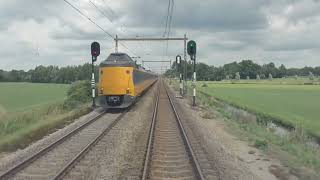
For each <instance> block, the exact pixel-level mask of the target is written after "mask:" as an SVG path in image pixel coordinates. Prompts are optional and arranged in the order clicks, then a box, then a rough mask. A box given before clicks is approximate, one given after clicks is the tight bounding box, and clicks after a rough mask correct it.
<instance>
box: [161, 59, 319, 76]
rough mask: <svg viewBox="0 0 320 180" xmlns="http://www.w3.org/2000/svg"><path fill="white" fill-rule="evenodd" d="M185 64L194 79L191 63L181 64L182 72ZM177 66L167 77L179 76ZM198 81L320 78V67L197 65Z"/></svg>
mask: <svg viewBox="0 0 320 180" xmlns="http://www.w3.org/2000/svg"><path fill="white" fill-rule="evenodd" d="M185 64H186V67H187V79H191V78H192V74H193V64H192V63H191V62H185V61H182V62H181V67H180V69H181V72H184V69H185ZM178 67H179V66H177V64H176V63H175V62H174V63H173V64H172V67H171V69H170V70H167V71H166V73H165V75H167V76H178V75H179V73H178V71H177V68H178ZM196 72H197V80H200V81H202V80H214V81H221V80H224V79H268V78H270V77H271V78H283V77H295V76H307V77H310V76H314V77H315V76H320V66H318V67H303V68H286V67H285V65H283V64H282V65H281V66H279V67H276V66H275V64H274V63H272V62H271V63H268V64H263V65H259V64H257V63H254V62H253V61H252V60H242V61H241V62H239V63H238V62H232V63H228V64H225V65H223V66H218V67H215V66H209V65H207V64H205V63H201V62H200V63H197V66H196Z"/></svg>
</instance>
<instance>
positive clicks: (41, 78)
mask: <svg viewBox="0 0 320 180" xmlns="http://www.w3.org/2000/svg"><path fill="white" fill-rule="evenodd" d="M95 74H96V77H98V76H97V74H98V66H95ZM90 79H91V64H89V63H86V64H83V65H78V66H66V67H61V68H59V67H58V66H42V65H41V66H37V67H36V68H35V69H31V70H29V71H23V70H11V71H4V70H1V69H0V82H33V83H61V84H69V83H72V82H74V81H77V80H90Z"/></svg>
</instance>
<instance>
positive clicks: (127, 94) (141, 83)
mask: <svg viewBox="0 0 320 180" xmlns="http://www.w3.org/2000/svg"><path fill="white" fill-rule="evenodd" d="M157 80H158V75H157V74H155V73H153V72H151V71H147V70H145V69H144V68H143V67H142V66H141V65H138V64H137V63H136V61H134V60H133V59H132V58H131V57H130V56H128V55H127V54H126V53H111V54H110V55H109V56H108V58H107V59H106V60H104V61H102V62H101V63H100V65H99V86H98V99H99V100H98V102H99V104H100V106H102V107H103V108H105V109H110V108H127V107H129V106H130V105H132V104H133V103H134V102H136V100H137V98H138V97H139V96H141V95H142V94H143V93H144V92H145V91H146V90H147V89H148V88H149V87H151V86H152V85H153V84H154V83H155V82H156V81H157Z"/></svg>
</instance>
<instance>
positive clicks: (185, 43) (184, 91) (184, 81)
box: [182, 34, 188, 95]
mask: <svg viewBox="0 0 320 180" xmlns="http://www.w3.org/2000/svg"><path fill="white" fill-rule="evenodd" d="M187 40H188V39H187V35H186V34H184V41H183V43H184V44H183V46H184V52H183V56H184V76H182V84H183V87H182V94H183V95H184V94H186V93H187V67H188V66H187Z"/></svg>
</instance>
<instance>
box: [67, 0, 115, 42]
mask: <svg viewBox="0 0 320 180" xmlns="http://www.w3.org/2000/svg"><path fill="white" fill-rule="evenodd" d="M63 1H64V2H65V3H67V4H68V5H69V6H71V7H72V8H73V9H74V10H76V11H77V12H78V13H79V14H81V15H82V16H84V17H85V18H87V19H88V20H89V21H90V22H91V23H92V24H94V25H95V26H97V27H98V28H99V29H100V30H102V31H103V32H104V33H106V34H107V35H108V36H110V37H111V38H112V39H114V37H113V36H112V34H110V33H109V32H107V31H106V30H104V29H103V28H102V27H101V26H100V25H99V24H97V23H96V22H95V21H93V20H92V19H91V18H89V17H88V16H87V15H85V14H84V13H83V12H82V11H81V10H80V9H78V8H77V7H75V6H74V5H72V4H71V3H70V2H69V1H67V0H63Z"/></svg>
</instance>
